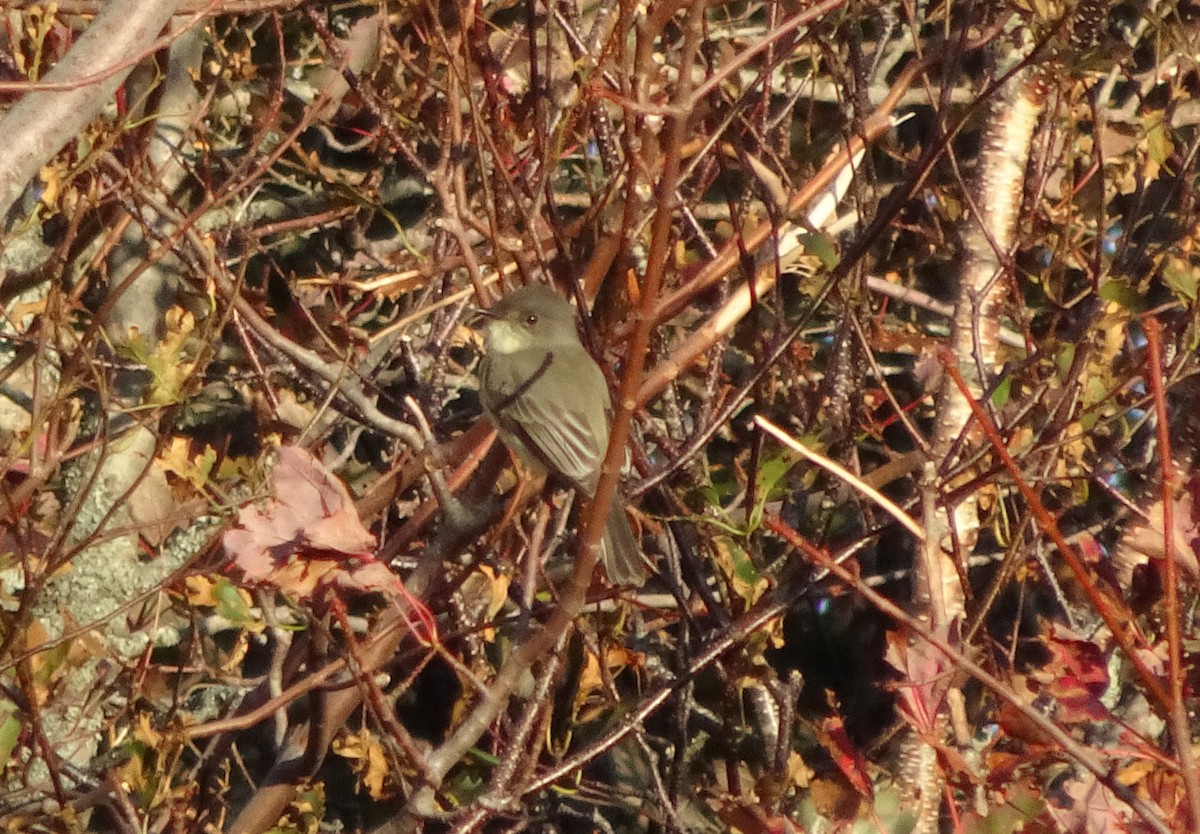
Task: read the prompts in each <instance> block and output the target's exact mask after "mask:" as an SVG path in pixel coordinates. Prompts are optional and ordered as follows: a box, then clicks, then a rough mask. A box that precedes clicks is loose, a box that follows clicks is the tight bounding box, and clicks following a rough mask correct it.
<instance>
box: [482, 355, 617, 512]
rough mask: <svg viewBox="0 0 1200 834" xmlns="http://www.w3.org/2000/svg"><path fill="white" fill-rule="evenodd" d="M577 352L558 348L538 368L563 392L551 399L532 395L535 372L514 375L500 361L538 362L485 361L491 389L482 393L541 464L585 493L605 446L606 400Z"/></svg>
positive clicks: (590, 365) (597, 375)
mask: <svg viewBox="0 0 1200 834" xmlns="http://www.w3.org/2000/svg"><path fill="white" fill-rule="evenodd" d="M580 352H581V356H580V357H577V359H578V361H575V360H574V359H573V358H570V357H567V356H565V355H563V354H562V352H559V353H558V355H557V356H556V357H555V358H554V360H552V361H550V362H549V363H548V364H547V365H545V366H544V368H545V369H544V370H541V374H542V376H543V378H544V381H546V382H547V383H549V384H552V386H553V388H554V390H555V391H556V392H567V393H566V396H562V397H559V398H557V399H558V401H557V402H551V401H547V400H546V398H544V397H541V396H537V387H538V385H537V383H538V382H539V381H542V379H541V378H539V379H533V380H530V379H517V378H515V374H507V372H506V371H504V370H503V369H502V367H501V366H509V365H520V366H522V367H524V368H529V367H537V368H539V369H541V368H542V367H543V366H542V365H541V363H533V362H526V363H496V362H491V363H489V366H490V367H489V368H488V369H487V376H488V380H487V386H486V387H487V388H489V389H490V391H491V392H492V396H490V397H489V398H488V399H489V400H491V401H492V402H490V403H485V405H487V407H488V408H489V410H490V411H492V413H494V414H497V415H498V419H500V420H501V421H502V422H503V423H504V426H503V428H505V429H506V430H507V431H509V432H511V433H512V434H515V435H517V436H518V437H519V438H520V439H521V442H522V443H523V444H524V445H525V448H526V449H527V450H528V452H529V453H530V454H532V455H534V456H536V457H537V458H538V461H539V462H540V463H541V464H542V465H543V466H545V467H546V468H547V469H548V470H550V471H551V472H553V473H555V474H556V475H559V476H561V477H562V478H564V479H566V480H567V481H568V482H570V484H571V485H572V486H573V487H575V488H576V489H579V490H581V491H582V492H584V493H586V494H587V495H588V496H591V495H592V493H593V492H595V489H596V481H597V479H598V478H599V476H600V463H601V461H602V459H603V457H604V451H605V449H607V448H608V411H609V409H610V408H611V406H610V404H609V403H610V401H609V398H608V387H607V384H606V382H605V380H604V374H603V373H601V372H600V369H599V368H598V367H597V366H596V364H595V362H594V361H593V360H592V359H591V357H590V356H588V355H587V353H586V352H584V351H582V349H580ZM543 355H544V354H543ZM525 373H528V372H527V371H526V372H525ZM506 374H507V376H506ZM531 392H532V394H533V395H532V396H531ZM497 393H502V394H503V396H499V397H498V396H496V394H497ZM514 394H515V396H514Z"/></svg>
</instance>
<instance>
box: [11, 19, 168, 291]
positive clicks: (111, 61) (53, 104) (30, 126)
mask: <svg viewBox="0 0 1200 834" xmlns="http://www.w3.org/2000/svg"><path fill="white" fill-rule="evenodd" d="M182 2H183V0H162V1H161V2H154V3H145V2H142V0H112V2H111V3H108V4H107V5H105V7H104V10H103V11H102V12H101V13H100V14H99V15H97V16H96V19H95V20H93V21H92V25H91V26H89V27H88V28H87V31H86V32H84V33H83V35H82V36H81V37H80V38H79V40H78V41H76V43H75V45H74V46H73V47H71V51H70V52H68V53H67V54H66V56H65V57H64V58H63V59H62V60H61V61H59V63H58V64H57V65H56V66H55V67H54V69H52V70H51V71H50V72H49V73H47V75H46V78H45V81H46V82H47V83H48V84H68V85H70V84H71V82H78V84H77V86H71V87H70V89H51V90H37V91H35V92H32V93H29V94H28V95H26V96H25V97H24V98H22V99H21V100H20V101H18V102H17V103H16V104H15V105H14V106H13V108H12V109H11V110H9V111H8V113H7V114H5V116H4V118H3V119H2V120H0V136H4V142H3V143H2V144H0V216H4V215H6V214H8V210H9V209H10V208H12V205H13V203H15V202H16V200H17V198H18V197H20V196H21V192H23V191H24V190H25V187H26V186H27V185H28V184H29V181H30V180H32V179H33V178H34V177H35V176H37V173H38V171H39V170H40V169H41V167H42V166H43V165H45V164H46V163H47V162H49V161H50V159H51V158H52V157H53V156H54V155H55V154H56V153H58V152H59V151H60V150H61V149H62V148H63V146H64V145H66V144H67V142H69V141H71V139H72V138H74V137H75V135H76V134H77V133H78V132H79V131H80V130H81V129H82V128H83V127H84V125H86V124H87V123H88V122H90V121H91V120H92V119H94V118H95V117H96V116H97V115H99V114H100V111H101V110H102V109H103V108H104V106H105V105H107V104H108V102H109V100H110V99H111V98H112V96H113V94H114V93H115V92H116V91H117V88H118V87H119V86H121V83H122V82H124V80H125V78H126V76H128V75H129V73H130V72H131V71H132V70H133V68H134V66H135V65H136V62H134V61H130V60H129V56H130V55H141V54H142V53H143V52H144V51H145V50H146V49H147V48H148V47H149V46H150V45H151V44H153V43H154V41H155V38H157V37H158V35H159V33H160V32H161V31H162V29H163V27H164V26H165V25H166V24H167V21H169V20H170V19H171V16H172V15H173V14H174V13H175V10H176V8H177V7H179V6H180V5H181V4H182ZM0 280H3V279H2V277H0Z"/></svg>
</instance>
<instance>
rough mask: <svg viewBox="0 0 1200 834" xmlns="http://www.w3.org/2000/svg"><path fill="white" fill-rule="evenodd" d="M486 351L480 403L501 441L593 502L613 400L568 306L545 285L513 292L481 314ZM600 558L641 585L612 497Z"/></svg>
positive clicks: (617, 575)
mask: <svg viewBox="0 0 1200 834" xmlns="http://www.w3.org/2000/svg"><path fill="white" fill-rule="evenodd" d="M481 315H482V316H484V317H485V318H486V322H485V324H484V327H483V329H484V344H485V353H484V357H483V360H482V362H481V363H480V369H479V399H480V401H481V402H482V403H483V409H484V412H485V413H486V414H487V417H488V419H489V420H491V422H492V424H493V425H494V426H495V427H496V431H497V432H498V433H499V435H500V439H501V440H503V441H504V444H505V445H506V446H508V448H509V449H511V450H512V451H513V452H514V453H515V454H516V455H517V456H518V457H520V458H521V460H522V461H523V462H524V463H525V464H526V465H528V466H530V467H531V468H533V469H536V470H538V471H540V472H548V473H550V474H552V475H555V476H557V477H559V478H561V479H562V480H563V481H565V482H566V483H567V484H569V485H570V486H572V487H574V488H575V489H576V490H577V491H579V492H581V493H583V495H585V496H587V497H588V498H589V499H590V498H592V497H593V496H594V495H595V494H596V484H597V482H598V481H599V480H600V465H601V464H602V463H603V461H604V455H605V452H606V451H607V449H608V434H609V423H610V421H611V419H612V400H611V399H610V398H609V394H608V383H607V382H606V381H605V379H604V373H603V372H602V371H601V370H600V366H599V365H597V364H596V360H594V359H593V358H592V357H591V355H590V354H589V353H588V352H587V350H585V349H584V347H583V344H582V343H581V342H580V341H579V333H578V332H577V331H576V329H575V313H574V311H573V309H572V308H571V305H570V304H568V303H567V301H566V300H565V299H563V298H562V297H560V296H559V295H558V294H557V293H555V292H554V290H552V289H550V288H549V287H547V286H542V285H536V284H534V285H530V286H528V287H524V288H522V289H519V290H515V291H514V292H511V293H509V294H508V295H506V296H504V297H503V298H501V299H500V301H498V302H497V303H496V304H495V305H494V306H493V307H492V308H491V309H490V310H484V311H482V313H481ZM600 558H601V560H602V562H603V564H604V570H605V572H606V573H607V574H608V580H609V582H611V583H612V584H614V585H641V584H642V583H643V582H644V581H645V579H646V570H645V566H644V563H643V560H642V556H641V549H640V547H639V546H638V543H637V540H636V539H635V538H634V535H633V531H632V530H631V529H630V528H629V520H628V519H627V518H626V517H625V501H624V499H623V498H622V497H621V495H620V493H619V492H618V493H617V495H616V496H614V498H613V503H612V507H611V509H610V510H609V514H608V521H607V523H606V524H605V527H604V537H603V538H602V539H601V542H600Z"/></svg>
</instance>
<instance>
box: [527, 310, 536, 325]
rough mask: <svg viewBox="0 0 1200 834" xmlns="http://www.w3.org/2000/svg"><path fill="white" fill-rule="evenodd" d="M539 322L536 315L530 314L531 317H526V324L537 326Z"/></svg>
mask: <svg viewBox="0 0 1200 834" xmlns="http://www.w3.org/2000/svg"><path fill="white" fill-rule="evenodd" d="M537 322H538V318H537V315H536V314H534V313H530V314H529V315H527V316H526V317H525V323H526V324H529V325H534V324H537Z"/></svg>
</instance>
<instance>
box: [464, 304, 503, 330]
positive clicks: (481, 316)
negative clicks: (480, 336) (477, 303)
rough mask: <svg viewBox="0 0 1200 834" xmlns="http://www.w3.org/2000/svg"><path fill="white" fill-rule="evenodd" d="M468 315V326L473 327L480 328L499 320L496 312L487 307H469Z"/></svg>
mask: <svg viewBox="0 0 1200 834" xmlns="http://www.w3.org/2000/svg"><path fill="white" fill-rule="evenodd" d="M466 313H467V324H468V325H470V326H471V327H480V326H482V325H484V324H487V323H488V322H489V321H495V320H496V319H497V318H498V316H497V315H496V314H495V313H494V312H492V311H491V310H489V309H487V308H485V307H468V308H467V310H466Z"/></svg>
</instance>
